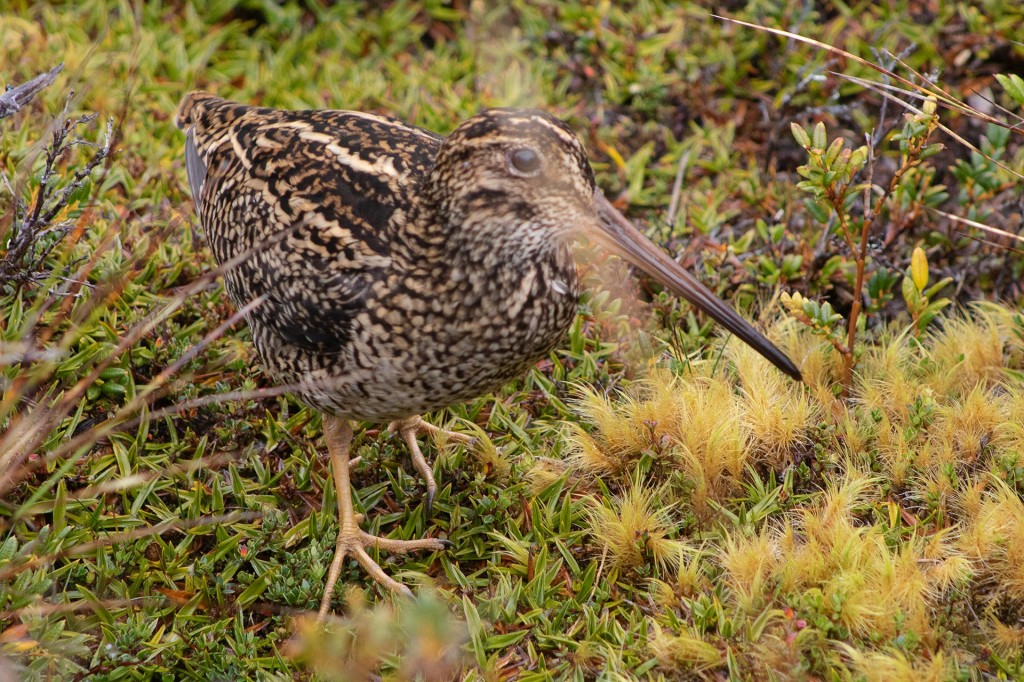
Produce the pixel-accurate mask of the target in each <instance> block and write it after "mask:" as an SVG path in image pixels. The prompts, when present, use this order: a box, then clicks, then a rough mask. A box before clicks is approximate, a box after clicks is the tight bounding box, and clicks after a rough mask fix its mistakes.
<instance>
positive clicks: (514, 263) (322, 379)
mask: <svg viewBox="0 0 1024 682" xmlns="http://www.w3.org/2000/svg"><path fill="white" fill-rule="evenodd" d="M509 116H511V114H510V115H509ZM177 123H178V125H179V126H180V127H181V128H183V129H185V130H186V131H187V136H188V137H187V142H186V167H187V169H188V172H189V180H190V183H191V185H192V191H193V195H194V198H195V201H196V204H197V208H198V211H199V215H200V220H201V223H202V225H203V228H204V230H205V232H206V234H207V238H208V240H209V243H210V246H211V250H212V251H213V254H214V257H215V258H216V260H217V262H218V263H220V264H222V265H225V264H227V265H226V267H225V286H226V288H227V290H228V293H229V294H230V295H231V297H232V299H233V300H234V301H235V303H236V305H239V306H244V305H246V304H248V303H249V302H250V301H254V300H257V299H262V300H261V302H260V304H259V305H257V306H255V307H254V309H253V310H252V311H251V312H249V313H248V315H247V318H248V321H249V324H250V328H251V330H252V336H253V340H254V343H255V345H256V347H257V350H258V351H259V352H260V355H261V357H262V358H263V360H264V364H265V365H266V368H267V370H268V371H269V372H270V373H271V375H273V376H274V377H275V378H276V379H278V380H279V381H282V382H284V383H286V384H289V385H290V386H291V387H292V388H293V389H294V390H295V391H296V392H297V393H298V394H299V395H300V397H302V398H303V399H304V400H305V401H306V402H309V403H310V404H312V405H314V406H315V407H318V408H320V409H324V410H327V411H329V412H332V413H334V414H337V415H339V416H347V417H352V418H358V419H367V420H380V421H383V420H388V419H396V418H401V417H405V416H411V415H415V414H420V413H423V412H426V411H430V410H433V409H437V408H440V407H444V406H447V405H450V404H452V403H455V402H458V401H461V400H466V399H469V398H472V397H475V396H477V395H480V394H482V393H486V392H488V391H490V390H494V389H495V388H497V387H499V386H500V385H501V384H503V383H505V382H507V381H508V380H509V379H511V378H513V377H515V376H517V375H519V374H521V373H522V372H523V371H525V370H526V369H528V367H529V366H530V365H531V364H532V363H533V362H535V361H536V360H537V359H538V358H539V357H542V356H543V355H544V354H546V353H547V352H549V351H550V350H551V348H552V347H553V346H554V345H556V344H557V343H558V341H559V340H560V339H561V337H562V336H563V335H564V333H565V330H566V329H567V327H568V325H569V324H570V323H571V320H572V317H573V315H574V314H575V306H576V298H577V296H578V293H579V292H578V284H577V280H576V274H575V265H574V264H573V261H572V256H571V253H570V251H569V247H568V245H567V244H564V243H561V242H558V243H554V242H552V243H546V242H544V241H543V240H541V241H538V242H536V243H533V242H531V243H525V242H527V241H530V239H529V238H528V239H525V240H520V239H519V237H515V236H513V237H512V243H514V244H516V248H515V250H516V251H519V250H520V248H519V246H520V244H519V242H520V241H522V242H523V243H522V244H521V247H522V249H523V250H524V253H528V256H529V257H528V258H527V257H522V254H519V255H517V254H515V253H512V254H509V253H502V252H500V251H499V252H494V250H493V249H486V248H484V249H483V250H481V249H480V247H479V245H475V244H474V242H473V234H472V232H473V231H474V230H476V231H477V233H478V234H480V235H483V234H485V233H486V229H485V227H484V223H481V225H478V226H474V225H471V224H469V223H468V222H467V224H466V225H463V226H458V225H452V224H451V221H450V220H446V217H445V216H444V215H440V214H439V206H438V204H439V203H440V202H438V201H433V202H432V201H430V200H428V199H429V198H430V197H431V196H432V194H431V192H432V191H433V192H434V193H435V194H436V191H437V188H436V187H434V188H433V189H431V188H430V187H428V186H427V185H428V184H429V180H430V179H431V172H432V170H433V169H434V165H435V162H436V160H437V156H438V153H439V150H441V148H442V144H443V141H444V138H442V137H440V136H438V135H435V134H433V133H431V132H428V131H425V130H422V129H419V128H416V127H413V126H409V125H407V124H405V123H402V122H401V121H398V120H396V119H393V118H388V117H383V116H376V115H373V114H363V113H358V112H345V111H280V110H275V109H265V108H258V107H248V106H243V105H239V104H236V103H233V102H229V101H227V100H223V99H220V98H217V97H214V96H212V95H209V94H205V93H194V94H192V95H189V96H188V97H187V98H186V99H185V101H184V102H183V104H182V107H181V109H180V111H179V114H178V118H177ZM499 123H500V122H499ZM559 125H561V124H559ZM552 130H554V128H552ZM555 132H556V133H557V131H555ZM553 134H554V133H553ZM577 144H578V143H577ZM459 170H460V168H456V169H455V171H456V172H455V173H454V174H455V175H456V176H458V174H459ZM452 182H456V181H455V180H453V181H452ZM442 190H446V187H442ZM435 198H436V197H435ZM484 208H485V209H487V210H492V209H493V211H494V216H496V217H495V218H494V219H503V218H501V213H500V211H498V208H497V207H495V206H493V202H491V203H490V204H489V205H488V206H485V207H484ZM484 213H485V214H486V210H485V211H484ZM485 222H486V221H485ZM491 222H493V220H491ZM488 224H489V223H488ZM456 228H460V229H461V228H464V230H468V231H469V232H470V234H468V237H467V235H466V234H460V233H456V232H455V231H456ZM509 234H511V235H514V234H515V233H512V232H510V233H509ZM505 246H506V248H507V244H506V245H505Z"/></svg>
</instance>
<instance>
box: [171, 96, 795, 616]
mask: <svg viewBox="0 0 1024 682" xmlns="http://www.w3.org/2000/svg"><path fill="white" fill-rule="evenodd" d="M177 123H178V125H179V127H181V128H182V129H184V130H186V133H187V142H186V166H187V168H188V174H189V181H190V184H191V187H192V194H193V197H194V199H195V202H196V204H197V207H198V210H199V215H200V219H201V222H202V225H203V227H204V229H205V231H206V234H207V238H208V239H209V242H210V245H211V248H212V250H213V254H214V257H215V258H216V259H217V261H218V263H221V264H230V267H229V268H227V272H226V274H225V286H226V288H227V291H228V293H229V294H230V295H231V297H232V299H233V300H234V301H235V303H236V304H237V305H239V306H242V305H247V304H249V303H250V302H253V301H258V305H256V306H255V307H253V309H252V310H251V312H249V313H248V315H247V319H248V322H249V326H250V329H251V331H252V337H253V341H254V344H255V346H256V348H257V350H258V351H259V353H260V356H261V358H262V360H263V363H264V365H265V367H266V369H267V371H268V372H269V373H270V375H271V376H272V377H274V379H275V380H277V381H279V382H281V383H283V384H286V385H288V386H289V387H291V388H292V389H293V390H294V391H295V393H296V394H297V395H298V396H299V397H301V399H302V400H304V401H305V402H307V403H308V404H310V405H312V406H314V407H316V408H318V409H320V410H321V411H323V413H324V428H325V436H326V440H327V444H328V448H329V450H330V452H331V462H332V470H333V472H334V476H335V485H336V486H337V490H338V502H339V523H340V530H339V534H338V541H337V549H336V553H335V558H334V561H333V562H332V565H331V571H330V574H329V576H328V581H327V583H328V584H327V589H326V590H325V595H324V600H323V603H322V604H321V610H320V615H321V617H323V616H324V615H325V614H326V613H327V611H328V610H329V605H330V597H331V593H332V591H333V586H334V582H335V580H336V579H337V576H338V573H339V570H340V565H341V562H342V560H343V559H344V557H345V556H352V557H354V558H355V559H356V560H357V561H359V563H360V564H361V565H362V566H363V567H364V568H365V569H366V570H367V571H368V572H370V574H371V575H372V576H373V577H374V578H375V579H376V580H378V581H379V582H381V583H382V584H384V585H387V586H388V587H391V588H393V589H396V590H400V591H407V590H406V589H405V588H404V587H403V586H402V585H400V584H399V583H397V582H395V581H394V580H392V579H391V578H390V577H388V576H387V575H386V574H384V572H383V571H382V570H381V569H380V567H379V566H378V565H377V564H376V563H375V562H374V561H373V560H372V559H371V558H369V556H368V555H367V554H366V552H365V548H366V547H370V546H375V547H378V548H380V549H385V550H388V551H398V552H402V551H410V550H414V549H440V548H441V547H442V546H443V543H442V541H439V540H434V539H424V540H414V541H398V540H390V539H385V538H375V537H372V536H369V535H367V534H366V533H363V532H362V531H360V530H359V528H358V526H357V525H356V516H355V514H354V512H353V509H352V503H351V497H350V490H349V479H348V445H349V442H350V440H351V435H352V432H351V426H350V424H349V420H350V419H358V420H366V421H372V422H383V421H392V422H393V424H392V428H393V429H396V430H398V431H400V432H401V433H402V435H403V438H404V439H405V441H406V443H407V444H408V446H409V448H410V450H411V453H412V457H413V462H414V463H415V465H416V468H417V470H418V471H419V472H420V473H421V474H422V475H423V476H424V478H425V479H426V480H427V485H428V491H429V494H430V495H431V496H432V494H433V491H434V490H435V489H436V484H435V483H434V481H433V477H432V475H431V473H430V468H429V466H427V464H426V461H425V459H424V458H423V455H422V453H421V452H420V451H419V448H418V446H417V444H416V435H417V434H422V433H429V432H433V431H436V430H437V429H435V428H434V427H431V426H429V425H427V424H426V423H425V422H423V421H422V420H421V419H419V415H421V414H423V413H425V412H429V411H433V410H436V409H438V408H442V407H446V406H449V405H452V404H454V403H458V402H460V401H463V400H467V399H470V398H474V397H477V396H479V395H483V394H486V393H488V392H490V391H493V390H495V389H497V388H499V387H500V386H502V385H503V384H504V383H506V382H507V381H509V380H510V379H512V378H515V377H517V376H520V375H521V374H523V373H524V372H526V371H527V370H528V369H529V367H530V366H531V365H532V364H533V363H535V362H536V361H537V360H538V359H539V358H541V357H543V356H545V355H546V354H547V353H549V352H550V351H551V350H552V349H553V348H554V347H555V346H556V345H557V344H558V343H559V342H560V341H561V340H562V338H563V336H564V335H565V333H566V331H567V330H568V328H569V326H570V324H571V323H572V320H573V317H574V315H575V311H576V303H577V298H578V295H579V283H578V280H577V276H576V268H575V264H574V262H573V255H572V250H571V245H572V241H573V238H574V237H576V236H578V235H580V234H586V235H588V236H590V237H592V238H594V239H596V240H597V241H598V242H600V243H603V244H605V245H606V246H608V247H610V248H612V249H614V250H615V251H616V252H617V253H619V254H620V255H622V257H624V258H625V259H626V260H628V261H629V262H631V263H633V264H634V265H637V266H638V267H640V268H641V269H643V270H645V271H647V272H648V273H649V274H651V275H652V276H653V277H655V278H656V279H658V280H659V281H661V282H662V283H663V284H665V285H666V286H668V287H669V288H671V289H672V290H674V291H676V292H677V293H679V294H680V295H683V296H685V297H686V298H687V299H688V300H690V301H691V302H693V303H695V304H696V305H698V306H699V307H700V308H702V309H703V310H705V311H707V312H708V313H709V314H710V315H711V316H712V317H714V318H715V319H716V320H718V321H719V322H721V323H722V324H723V325H725V326H726V327H727V328H728V329H729V330H730V331H732V332H733V333H735V334H737V335H738V336H740V337H741V338H742V339H744V340H745V341H747V342H748V343H750V344H752V345H753V346H755V347H756V348H757V349H758V350H759V351H760V352H761V353H762V354H764V355H765V356H766V357H768V358H769V359H770V360H771V361H772V362H774V363H775V364H776V365H777V366H778V367H779V368H780V369H782V370H783V371H784V372H786V373H788V374H790V375H791V376H794V377H796V378H799V371H798V370H797V369H796V367H795V366H794V365H793V364H792V363H791V362H790V361H789V359H788V358H787V357H786V356H785V355H784V354H783V353H782V352H781V351H779V350H778V349H777V348H775V346H773V345H772V344H771V343H770V342H769V341H768V340H767V339H765V338H764V337H763V336H761V335H760V334H759V333H758V332H757V331H756V330H754V329H753V328H752V327H751V326H750V325H749V324H747V323H746V322H745V321H744V320H743V319H742V318H740V317H739V316H738V315H736V313H735V312H734V311H732V309H731V308H729V307H728V306H727V305H726V304H724V303H723V302H721V301H720V300H718V299H717V298H715V297H714V296H713V295H712V294H711V293H710V292H709V291H708V290H707V289H706V288H705V287H703V285H701V284H700V283H699V282H697V281H696V280H694V279H693V278H692V277H691V276H690V275H689V274H687V273H686V272H685V271H684V270H682V269H681V268H680V267H679V266H678V265H677V264H676V263H675V262H674V261H673V260H672V259H671V258H669V257H668V256H666V255H665V254H664V253H662V252H661V251H660V250H658V249H657V247H655V246H654V245H653V244H651V243H650V242H649V241H647V240H646V239H645V238H644V237H643V236H642V235H640V233H639V232H637V231H636V230H635V228H633V227H632V226H631V225H630V224H629V223H628V221H626V220H625V219H624V218H623V217H622V216H621V215H620V214H619V213H618V212H617V211H615V209H613V208H612V207H611V205H610V204H608V202H607V201H605V200H604V198H603V197H602V196H601V194H600V192H599V191H598V190H596V188H595V183H594V176H593V173H592V171H591V169H590V165H589V163H588V161H587V157H586V154H585V152H584V150H583V147H582V145H581V144H580V142H579V140H578V139H577V137H576V136H575V135H574V134H573V132H572V131H571V130H570V129H569V128H568V127H567V126H566V125H565V124H563V123H562V122H560V121H558V120H557V119H555V118H553V117H551V116H549V115H547V114H545V113H542V112H537V111H526V110H510V109H495V110H491V111H487V112H484V113H481V114H479V115H477V116H474V117H473V118H470V119H468V120H467V121H465V122H464V123H463V124H462V125H460V126H459V127H458V128H456V129H455V131H454V132H453V133H452V134H451V135H450V136H448V137H447V138H442V137H440V136H438V135H435V134H434V133H431V132H428V131H425V130H421V129H419V128H416V127H413V126H410V125H407V124H405V123H402V122H401V121H398V120H396V119H392V118H387V117H382V116H376V115H372V114H363V113H358V112H346V111H278V110H274V109H262V108H256V107H248V106H243V105H240V104H236V103H233V102H229V101H227V100H223V99H220V98H217V97H214V96H212V95H208V94H205V93H193V94H191V95H189V96H187V97H186V98H185V100H184V102H183V103H182V106H181V109H180V111H179V114H178V118H177ZM429 499H430V498H429V497H428V501H429Z"/></svg>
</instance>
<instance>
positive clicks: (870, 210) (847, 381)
mask: <svg viewBox="0 0 1024 682" xmlns="http://www.w3.org/2000/svg"><path fill="white" fill-rule="evenodd" d="M935 112H936V102H935V100H934V99H930V100H928V101H926V102H925V105H924V107H923V108H922V110H921V112H919V113H916V114H907V115H906V122H905V124H904V126H903V129H902V130H901V131H900V132H898V133H897V134H896V135H894V136H893V138H892V139H893V141H894V142H897V143H898V144H899V150H900V164H899V166H898V167H897V168H896V170H895V171H894V172H893V174H892V177H891V178H890V180H889V182H888V183H887V186H886V187H884V188H883V187H881V186H877V185H875V184H874V182H873V180H874V178H873V175H874V165H873V164H872V165H871V166H868V164H869V162H871V160H872V152H871V149H870V147H868V146H867V145H864V146H861V147H858V148H856V149H849V148H846V147H845V141H844V140H843V138H841V137H837V138H834V139H833V140H832V141H831V142H828V138H827V131H826V129H825V124H824V123H822V122H820V121H819V122H818V123H817V124H815V126H814V127H813V129H809V130H807V129H804V128H802V127H801V126H799V125H797V124H796V123H794V124H792V126H791V129H792V133H793V137H794V138H795V139H796V141H797V144H799V145H800V146H801V147H802V148H803V149H804V151H806V152H807V158H808V162H807V164H806V165H803V166H800V167H799V168H798V169H797V172H798V173H799V174H800V175H801V177H803V178H804V180H802V181H801V182H799V183H797V187H798V188H800V189H801V190H803V191H804V192H806V193H808V194H810V195H811V196H810V198H808V199H807V200H806V201H805V207H806V208H807V212H808V214H809V215H810V216H811V217H813V218H814V219H815V220H816V221H817V222H819V223H821V224H822V225H825V229H826V230H831V229H833V227H832V226H833V220H834V223H835V225H837V230H838V232H839V234H840V235H841V236H842V238H843V241H844V243H845V245H846V247H847V250H848V255H849V257H850V258H852V260H853V265H854V281H853V303H852V305H851V308H850V314H849V319H848V320H846V321H845V341H844V340H842V336H841V335H840V334H839V333H838V331H837V330H838V328H839V326H840V324H841V323H842V322H843V318H842V316H841V315H839V314H838V313H836V312H834V311H833V310H832V308H831V306H829V304H828V303H825V304H823V305H818V304H815V303H812V302H809V301H806V300H805V299H803V298H802V297H801V298H793V297H790V298H788V299H786V303H785V305H786V306H787V309H788V310H790V311H791V314H793V315H794V316H795V317H796V318H797V319H798V320H799V321H800V322H802V323H803V324H806V325H809V326H811V327H812V328H813V329H814V330H815V333H817V334H819V335H821V336H824V337H825V338H827V339H828V340H829V342H830V343H831V344H832V346H833V347H834V348H835V349H836V351H837V352H839V354H840V356H842V375H841V377H840V383H841V386H842V387H843V390H844V391H848V390H849V387H850V385H851V381H852V372H853V367H854V364H855V363H856V355H857V351H856V337H857V330H858V329H859V328H861V327H859V326H858V325H863V321H862V320H861V319H860V316H861V312H862V309H863V305H864V296H865V293H870V292H867V291H866V290H865V277H866V273H867V269H868V243H869V238H870V236H871V231H872V226H873V225H874V223H875V221H876V220H877V219H878V217H879V215H881V213H882V211H883V209H884V208H885V207H886V205H887V202H888V201H889V200H890V198H891V197H893V195H894V193H895V192H896V190H897V189H898V188H899V187H900V186H901V183H902V182H903V180H904V177H905V176H906V175H907V173H908V172H909V171H910V170H911V169H913V168H916V167H917V166H919V165H920V164H921V162H922V161H924V160H925V159H927V158H929V157H931V156H934V155H935V154H937V153H939V152H940V151H942V149H943V145H941V144H938V143H934V144H929V143H928V138H929V137H930V136H931V134H932V133H933V132H934V131H935V129H936V128H937V127H938V117H937V115H936V113H935ZM865 167H869V177H868V179H867V181H866V182H858V181H857V180H858V177H859V175H860V173H861V172H862V171H863V170H864V169H865ZM875 195H878V197H877V198H875V199H874V201H872V199H873V197H875ZM858 200H862V202H863V213H862V214H861V215H857V214H855V212H854V207H855V203H856V202H857V201H858ZM875 283H876V287H875V295H874V296H873V297H872V298H880V297H881V292H882V290H883V289H882V287H880V286H877V285H878V284H879V281H878V280H877V279H876V280H875ZM940 288H941V287H940ZM916 319H917V317H915V320H916Z"/></svg>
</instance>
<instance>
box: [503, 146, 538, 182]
mask: <svg viewBox="0 0 1024 682" xmlns="http://www.w3.org/2000/svg"><path fill="white" fill-rule="evenodd" d="M508 160H509V164H510V165H511V167H512V172H513V173H514V174H515V175H521V176H524V177H531V176H534V175H536V174H537V173H539V172H540V154H538V153H537V152H535V151H534V150H532V149H529V148H528V147H523V148H521V149H516V150H515V151H513V152H512V153H511V154H509V157H508Z"/></svg>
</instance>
